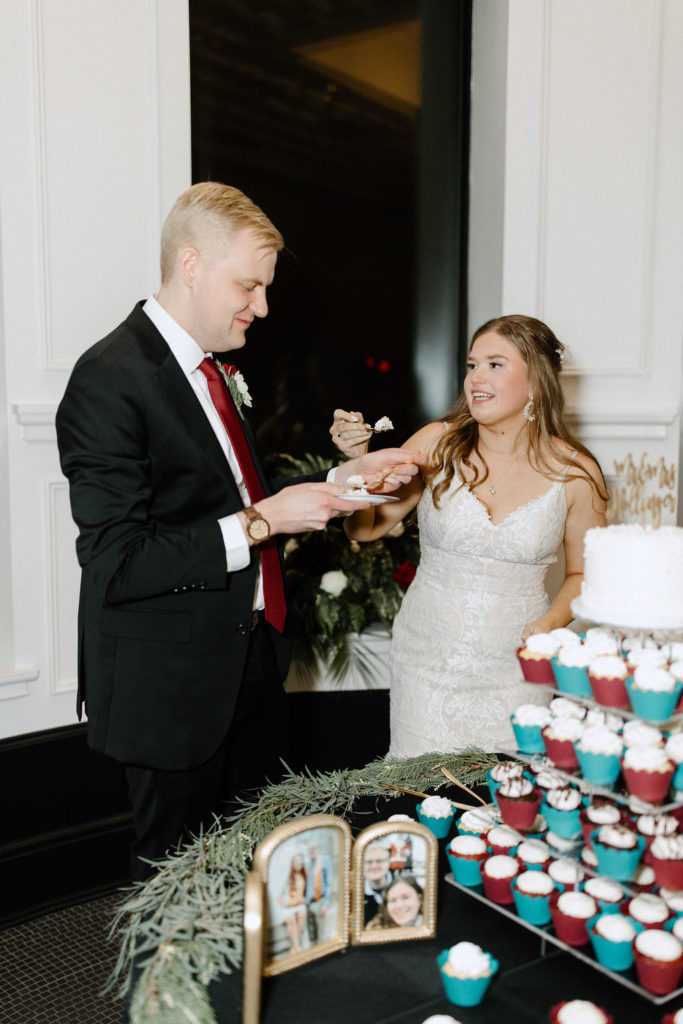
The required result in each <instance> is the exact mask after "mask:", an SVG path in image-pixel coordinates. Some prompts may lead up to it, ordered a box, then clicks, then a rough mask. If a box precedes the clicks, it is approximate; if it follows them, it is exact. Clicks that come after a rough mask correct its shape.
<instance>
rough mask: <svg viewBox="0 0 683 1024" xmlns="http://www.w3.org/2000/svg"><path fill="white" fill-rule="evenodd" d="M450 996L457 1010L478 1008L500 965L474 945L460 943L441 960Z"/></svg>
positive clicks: (441, 968)
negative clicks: (463, 1007)
mask: <svg viewBox="0 0 683 1024" xmlns="http://www.w3.org/2000/svg"><path fill="white" fill-rule="evenodd" d="M438 964H439V970H440V972H441V979H442V981H443V984H444V988H445V990H446V996H447V998H448V999H449V1000H450V1002H451V1003H454V1004H455V1005H456V1006H478V1005H479V1003H480V1002H481V1001H482V999H483V998H484V996H485V994H486V990H487V988H488V987H489V985H490V983H491V979H492V978H493V975H494V974H495V973H496V971H497V970H498V961H497V960H496V958H495V957H494V956H492V955H491V954H490V953H485V952H484V950H483V949H482V948H481V946H477V945H476V944H475V943H474V942H457V943H456V944H455V946H451V948H450V949H445V950H443V951H442V952H441V953H440V954H439V957H438Z"/></svg>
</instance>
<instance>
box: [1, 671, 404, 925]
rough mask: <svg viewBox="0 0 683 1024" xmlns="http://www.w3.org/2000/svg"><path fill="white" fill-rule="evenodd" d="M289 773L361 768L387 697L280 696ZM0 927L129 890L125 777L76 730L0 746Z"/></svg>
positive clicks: (383, 741)
mask: <svg viewBox="0 0 683 1024" xmlns="http://www.w3.org/2000/svg"><path fill="white" fill-rule="evenodd" d="M288 703H289V707H290V718H291V723H292V756H291V758H290V767H291V768H292V769H293V770H294V771H297V772H300V771H303V770H305V769H308V770H310V771H322V772H327V771H333V770H335V769H343V768H362V767H363V765H365V764H367V763H368V761H373V760H374V759H375V758H376V757H380V756H381V755H383V754H384V753H386V750H387V747H388V746H389V693H388V691H387V690H352V691H349V690H346V691H334V690H333V691H325V692H321V693H291V694H288ZM0 778H2V780H3V797H2V801H0V808H1V810H0V891H1V892H2V894H3V895H2V900H0V928H4V927H8V926H9V925H13V924H17V923H18V922H20V921H23V920H28V919H31V918H34V917H38V916H40V915H41V914H44V913H47V912H49V911H51V910H55V909H58V908H60V907H63V906H68V905H71V904H74V903H80V902H83V901H84V900H86V899H89V898H92V897H94V896H97V895H100V894H102V893H104V892H109V891H111V890H112V889H113V888H116V887H119V886H122V887H123V886H126V885H128V884H130V875H129V869H128V846H129V844H130V842H131V840H132V838H133V829H132V825H131V817H130V810H129V806H128V795H127V792H126V785H125V780H124V776H123V770H122V768H121V767H120V765H118V764H117V763H116V762H115V761H112V760H111V758H108V757H104V756H103V755H101V754H97V753H95V752H94V751H92V750H90V748H89V747H88V744H87V740H86V727H85V726H84V725H74V726H67V727H65V728H62V729H50V730H47V731H45V732H36V733H29V734H27V735H25V736H17V737H13V738H12V739H8V740H2V741H0Z"/></svg>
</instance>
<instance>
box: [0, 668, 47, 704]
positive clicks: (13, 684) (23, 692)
mask: <svg viewBox="0 0 683 1024" xmlns="http://www.w3.org/2000/svg"><path fill="white" fill-rule="evenodd" d="M39 675H40V671H39V670H38V669H37V668H26V669H14V670H13V671H9V672H0V700H14V699H15V698H16V697H28V695H29V689H30V688H29V685H28V684H29V683H32V682H33V680H34V679H37V678H38V676H39Z"/></svg>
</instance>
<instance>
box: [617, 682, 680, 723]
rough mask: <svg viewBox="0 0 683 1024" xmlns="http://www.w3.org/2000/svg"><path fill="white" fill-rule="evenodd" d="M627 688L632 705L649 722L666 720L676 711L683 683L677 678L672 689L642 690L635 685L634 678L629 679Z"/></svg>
mask: <svg viewBox="0 0 683 1024" xmlns="http://www.w3.org/2000/svg"><path fill="white" fill-rule="evenodd" d="M626 689H627V691H628V696H629V700H630V701H631V707H632V708H633V710H634V711H635V713H636V714H637V715H638V716H639V717H640V718H644V719H645V720H646V721H648V722H666V721H668V719H669V718H671V716H672V715H673V713H674V710H675V708H676V704H677V703H678V698H679V697H680V695H681V690H682V689H683V683H681V681H680V680H677V681H676V685H675V686H674V688H673V690H672V691H670V692H668V693H660V692H658V691H655V690H641V689H640V688H639V687H637V686H635V685H634V683H633V680H632V679H627V680H626Z"/></svg>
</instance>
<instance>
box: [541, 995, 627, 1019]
mask: <svg viewBox="0 0 683 1024" xmlns="http://www.w3.org/2000/svg"><path fill="white" fill-rule="evenodd" d="M549 1020H550V1024H613V1020H612V1017H611V1016H610V1015H609V1013H607V1011H606V1010H603V1009H602V1007H601V1006H598V1005H597V1003H591V1002H589V1001H588V1000H587V999H569V1000H566V1001H565V1002H562V1003H558V1004H557V1005H556V1006H553V1007H552V1009H551V1010H550V1017H549Z"/></svg>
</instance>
